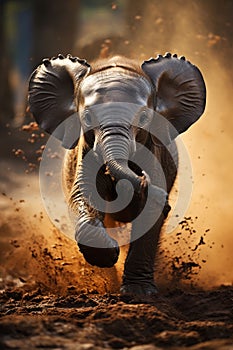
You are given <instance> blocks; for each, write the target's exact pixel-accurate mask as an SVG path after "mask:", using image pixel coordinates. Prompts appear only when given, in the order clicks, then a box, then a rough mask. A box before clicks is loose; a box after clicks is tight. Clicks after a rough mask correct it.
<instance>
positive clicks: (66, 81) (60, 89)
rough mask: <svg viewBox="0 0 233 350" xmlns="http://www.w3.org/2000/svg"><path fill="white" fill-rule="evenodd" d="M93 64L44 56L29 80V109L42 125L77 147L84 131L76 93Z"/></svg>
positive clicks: (63, 140) (74, 58)
mask: <svg viewBox="0 0 233 350" xmlns="http://www.w3.org/2000/svg"><path fill="white" fill-rule="evenodd" d="M89 70H90V65H89V64H88V63H87V62H86V61H85V60H81V59H79V58H77V57H72V56H70V55H68V56H67V57H64V56H63V55H58V57H57V58H52V59H44V60H43V63H42V64H41V65H40V66H39V67H38V68H37V69H36V70H35V71H34V72H33V73H32V75H31V77H30V80H29V97H28V101H29V109H30V112H31V113H32V114H33V116H34V118H35V120H36V122H37V123H38V124H39V126H40V127H41V128H42V129H44V130H45V131H47V132H48V133H49V134H52V133H54V135H55V136H56V137H57V138H58V139H60V140H61V141H62V143H63V146H64V147H66V148H73V147H74V146H75V145H76V144H77V140H78V138H79V134H80V123H79V120H78V117H77V115H76V114H74V113H76V112H77V107H76V104H75V92H76V89H77V87H78V84H79V83H80V81H81V79H82V78H83V77H84V76H85V75H86V74H88V72H89Z"/></svg>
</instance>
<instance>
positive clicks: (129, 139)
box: [29, 53, 206, 266]
mask: <svg viewBox="0 0 233 350" xmlns="http://www.w3.org/2000/svg"><path fill="white" fill-rule="evenodd" d="M205 95H206V90H205V84H204V81H203V78H202V75H201V73H200V71H199V69H198V68H197V67H196V66H194V65H192V64H191V63H190V62H188V61H187V60H185V58H184V57H180V58H177V56H176V55H173V56H172V55H171V54H169V53H168V54H166V55H165V56H161V55H159V56H158V57H157V58H156V59H153V58H152V59H150V60H148V61H145V62H143V63H142V64H141V65H139V64H138V63H137V62H135V61H133V60H128V59H126V58H124V57H113V58H110V59H106V60H100V61H97V62H95V63H93V64H92V65H89V64H88V63H87V62H86V61H85V60H83V59H79V58H76V57H72V56H70V55H68V56H66V57H64V56H63V55H58V57H57V58H52V59H45V60H43V63H42V64H41V65H40V66H39V67H38V68H37V69H36V70H35V71H34V72H33V74H32V76H31V78H30V81H29V107H30V111H31V113H32V114H33V115H34V117H35V119H36V121H37V123H38V124H39V126H40V127H41V128H43V129H44V130H45V131H47V132H48V133H50V134H54V135H55V136H56V137H57V138H58V139H60V140H61V141H62V144H63V146H64V147H65V148H74V147H75V146H76V145H77V143H78V140H79V135H80V133H83V135H84V139H85V150H92V151H93V153H95V154H96V159H98V161H100V163H101V164H103V166H104V167H105V170H104V174H108V175H109V176H110V177H111V179H114V181H115V183H117V181H119V180H122V179H126V180H128V181H129V182H130V183H131V184H132V186H133V189H134V193H135V195H137V194H139V195H140V194H142V192H145V188H146V189H147V190H148V188H149V184H150V179H149V177H147V174H146V173H145V172H144V171H143V169H137V168H135V167H134V166H132V165H131V166H130V162H129V158H130V157H131V156H132V155H133V154H135V153H137V151H138V149H139V148H140V146H139V145H140V144H143V145H145V146H146V148H148V149H152V148H153V147H154V148H155V147H156V146H157V145H158V144H159V145H160V146H163V145H164V144H165V145H167V144H169V143H171V142H172V141H173V140H174V139H175V137H176V136H177V135H178V134H180V133H182V132H184V131H185V130H187V129H188V128H189V127H190V126H191V125H192V124H193V123H194V122H196V121H197V120H198V118H199V117H200V116H201V114H202V113H203V111H204V108H205ZM83 171H84V170H82V171H80V174H79V176H80V177H82V181H80V184H79V185H80V186H82V183H84V182H85V181H84V180H83V179H84V177H85V176H86V177H88V175H85V174H84V173H83ZM84 172H85V171H84ZM156 187H157V186H154V187H153V186H151V188H152V189H155V188H156ZM84 192H85V190H84ZM154 193H155V197H156V200H157V201H158V202H159V201H160V197H161V198H163V199H161V201H162V202H163V203H162V204H163V205H164V201H163V200H164V198H166V196H167V193H166V191H165V190H164V189H163V190H162V189H161V191H160V190H159V189H158V188H156V190H155V192H154ZM80 217H81V219H80V220H81V221H80V222H81V224H80V227H81V229H80V230H82V232H85V234H87V232H88V230H87V229H85V228H83V227H84V224H85V222H86V221H85V220H89V219H87V217H88V215H87V214H86V212H85V215H84V214H83V213H82V215H80ZM98 220H99V219H98ZM98 220H93V222H95V224H94V226H95V227H98V230H100V232H101V233H100V234H99V236H101V237H104V239H103V240H106V242H107V243H106V246H107V247H109V248H111V249H112V247H114V246H115V245H114V243H113V241H111V240H110V238H108V237H107V234H106V231H105V230H104V229H103V227H102V226H101V225H99V221H98ZM97 221H98V222H97ZM119 221H120V220H119ZM129 221H130V220H129ZM96 222H97V223H96ZM100 226H101V228H100ZM80 237H81V236H80ZM91 239H92V238H91ZM83 251H84V250H83ZM96 255H97V254H96ZM87 256H88V254H87V255H86V259H87ZM88 259H89V260H88ZM88 259H87V260H88V261H89V262H91V261H92V257H91V254H90V255H89V258H88ZM101 259H102V257H101V258H100V260H101ZM114 259H115V258H114ZM114 259H113V260H114ZM91 263H92V262H91ZM93 264H94V263H93ZM95 264H97V265H98V266H111V264H112V263H111V262H104V263H102V262H99V263H95Z"/></svg>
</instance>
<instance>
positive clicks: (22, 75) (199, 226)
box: [0, 0, 233, 288]
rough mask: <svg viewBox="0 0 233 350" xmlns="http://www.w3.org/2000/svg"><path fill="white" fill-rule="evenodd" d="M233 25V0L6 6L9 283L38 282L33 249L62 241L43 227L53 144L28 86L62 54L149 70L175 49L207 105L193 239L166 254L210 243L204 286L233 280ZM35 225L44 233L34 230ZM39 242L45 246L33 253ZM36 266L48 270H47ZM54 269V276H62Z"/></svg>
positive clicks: (3, 235)
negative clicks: (199, 81)
mask: <svg viewBox="0 0 233 350" xmlns="http://www.w3.org/2000/svg"><path fill="white" fill-rule="evenodd" d="M232 17H233V2H232V0H223V1H221V2H220V1H218V0H205V1H203V0H189V1H181V0H163V1H158V0H144V1H139V0H117V1H109V0H98V1H95V0H85V1H84V0H67V1H61V0H51V1H47V0H30V1H29V0H18V1H14V0H6V1H4V0H0V47H1V56H0V81H1V84H0V140H1V147H0V157H1V158H0V169H1V172H0V181H1V183H0V190H1V193H0V195H1V199H0V209H1V214H2V215H1V219H0V221H1V222H0V240H1V251H0V253H1V256H0V262H1V269H0V276H1V275H2V276H3V275H4V276H5V275H8V276H16V277H17V278H18V276H19V275H20V276H21V277H22V276H24V277H23V279H24V280H25V279H27V276H28V274H29V272H30V274H33V272H32V271H31V269H30V268H29V265H30V264H31V259H32V256H33V254H32V250H33V249H35V250H36V249H37V250H38V249H39V247H38V246H37V245H38V237H40V239H41V242H44V243H43V244H44V246H47V244H48V241H47V240H48V239H50V240H49V242H50V243H51V241H52V242H54V241H55V243H56V244H57V240H58V239H61V238H58V237H60V236H59V234H58V233H56V235H57V236H56V237H55V236H54V233H51V232H52V231H51V230H52V229H51V227H50V226H49V223H48V222H47V223H46V225H44V226H43V225H42V221H43V220H46V219H45V218H44V217H43V214H42V213H43V207H42V204H41V201H40V193H39V187H38V165H39V160H40V156H41V154H42V151H43V147H44V144H45V143H46V140H47V136H46V135H45V134H44V133H43V132H42V131H41V130H38V128H37V127H36V125H34V124H33V119H32V117H31V116H30V114H29V113H28V112H27V81H28V78H29V76H30V74H31V72H32V71H33V69H35V68H36V67H37V66H38V65H39V64H40V62H41V60H42V59H43V58H45V57H52V56H56V55H57V54H58V53H63V54H68V53H71V54H72V55H74V56H79V57H81V58H85V59H87V61H89V62H91V61H92V60H94V59H96V58H98V57H107V56H108V55H112V54H121V55H125V56H127V57H133V58H136V59H138V60H139V61H141V62H142V61H143V60H144V59H148V58H150V57H151V56H157V54H164V53H165V52H167V51H169V52H172V53H177V54H178V55H184V56H185V57H186V58H187V59H188V60H190V61H191V62H192V63H194V64H196V65H197V66H198V67H199V68H200V70H201V71H202V73H203V75H204V79H205V81H206V85H207V107H206V111H205V113H204V115H203V117H202V118H201V119H200V120H199V121H198V123H196V124H195V125H194V126H193V127H192V128H191V129H190V130H189V131H188V132H186V133H185V134H184V135H183V136H182V139H183V141H184V142H185V144H186V147H187V149H188V152H189V154H190V158H191V161H192V166H193V182H194V187H193V196H192V200H191V204H190V207H189V208H188V209H187V216H186V217H188V218H190V217H191V218H192V219H189V224H188V225H189V226H188V229H187V226H186V229H187V230H186V231H189V233H190V232H191V235H192V238H191V241H190V240H189V241H187V237H186V238H185V239H183V240H182V242H180V243H179V245H177V244H175V242H176V239H175V238H174V237H176V234H177V233H179V229H180V228H178V231H177V230H176V231H175V233H172V234H170V235H169V236H168V235H167V236H166V237H165V239H164V242H165V243H164V244H165V248H164V249H165V250H166V249H168V246H169V247H170V248H169V249H170V252H171V254H173V255H174V256H176V257H179V256H182V254H186V255H185V256H186V257H185V258H187V257H189V258H190V249H191V250H192V249H194V248H195V247H196V245H198V243H199V241H200V237H202V238H203V239H204V244H201V247H199V246H198V249H197V248H196V249H194V250H193V252H195V254H196V253H198V254H197V255H196V256H195V259H197V263H198V264H199V265H201V269H200V271H198V283H199V284H200V285H207V286H212V285H215V284H217V283H232V282H233V270H232V266H233V255H232V250H233V232H232V231H233V230H232V212H231V211H232V207H233V201H232V198H233V186H232V154H233V142H232V138H233V118H232V78H233V70H232V54H233V48H232V44H233V41H232V37H233V23H232ZM29 213H30V215H29ZM42 219H43V220H42ZM13 222H14V224H13ZM29 222H30V225H37V229H35V227H34V226H33V227H34V229H33V230H35V231H34V232H32V229H31V227H32V226H30V225H29ZM19 223H20V225H21V226H20V225H19ZM12 225H13V226H12ZM28 225H29V226H28ZM41 225H42V226H41ZM20 227H21V228H20ZM38 227H39V228H38ZM41 227H43V230H41ZM42 231H43V232H42ZM35 232H37V233H35ZM46 232H47V233H46ZM48 232H50V234H48ZM33 235H34V236H33ZM49 235H50V236H51V237H50V238H48V237H49ZM32 237H34V238H32ZM204 237H205V238H204ZM15 241H16V242H15ZM19 241H20V244H19V243H18V242H19ZM12 242H13V243H12ZM14 242H15V243H14ZM23 242H27V244H26V243H25V244H26V245H23ZM32 242H34V244H35V246H36V247H37V248H36V247H34V248H33V249H32V246H33V244H32ZM50 243H49V244H50ZM41 244H42V243H41ZM18 245H19V246H18ZM63 245H64V247H63V248H59V249H60V250H61V251H62V249H63V255H64V256H65V255H66V253H67V254H68V255H69V253H68V252H69V249H70V248H69V246H70V242H69V241H66V243H64V242H63ZM199 248H200V249H199ZM20 249H21V250H20ZM54 249H55V248H54ZM56 249H58V248H56ZM64 252H66V253H64ZM74 252H75V250H74ZM37 254H39V253H38V251H37ZM41 254H42V253H41ZM51 254H52V253H51ZM74 254H76V253H74ZM193 254H194V253H193ZM69 258H70V257H69V256H68V258H67V259H69ZM20 259H21V262H22V261H23V262H22V263H19V260H20ZM38 259H39V258H38ZM178 260H179V259H178ZM43 264H45V262H44V260H43ZM32 265H33V264H32ZM33 266H34V265H33ZM56 266H57V265H56ZM56 266H55V270H56ZM34 268H35V269H41V267H40V268H39V265H38V264H36V265H35V266H34ZM50 268H51V269H53V272H52V275H53V276H55V275H56V273H57V274H58V272H57V271H55V270H54V267H51V266H50ZM54 271H55V272H56V273H55V272H54ZM78 272H80V270H77V273H78ZM90 273H91V272H90ZM39 275H40V274H39V273H37V279H38V278H39V277H38V276H39ZM33 276H34V275H33ZM43 276H44V275H43ZM16 277H14V278H16ZM34 277H35V276H34ZM76 277H77V276H76ZM54 278H55V277H54ZM56 278H57V277H56ZM73 278H74V275H73ZM77 278H78V277H77ZM103 278H105V277H103ZM39 279H40V278H39ZM42 279H45V277H43V278H42V277H41V280H42ZM105 280H106V278H105ZM47 283H49V282H48V281H47ZM103 285H104V282H103ZM106 288H108V287H106Z"/></svg>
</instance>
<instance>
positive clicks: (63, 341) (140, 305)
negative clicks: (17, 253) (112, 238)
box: [0, 286, 233, 350]
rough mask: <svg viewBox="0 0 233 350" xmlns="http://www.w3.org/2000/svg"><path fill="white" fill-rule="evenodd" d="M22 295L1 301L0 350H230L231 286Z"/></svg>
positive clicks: (19, 292) (232, 323) (14, 291)
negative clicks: (148, 293) (150, 294)
mask: <svg viewBox="0 0 233 350" xmlns="http://www.w3.org/2000/svg"><path fill="white" fill-rule="evenodd" d="M26 290H27V288H26V286H25V287H24V288H22V287H21V288H16V289H11V290H10V289H8V290H5V292H4V293H2V294H1V296H0V301H1V305H2V306H1V318H0V324H1V327H0V329H1V330H0V334H1V340H0V347H1V349H34V348H39V349H42V348H43V349H47V348H50V349H51V348H52V349H83V350H84V349H105V348H106V349H132V350H133V349H135V350H136V349H138V350H139V349H141V350H143V349H145V350H146V349H147V350H153V349H154V350H155V349H160V348H161V349H163V348H169V349H185V348H186V347H188V348H189V349H222V350H223V349H231V348H232V347H233V336H232V335H233V308H232V300H233V288H232V287H220V288H218V289H215V290H213V291H209V292H205V291H199V292H198V291H193V292H192V293H190V292H183V291H181V290H176V291H173V292H170V293H168V294H166V295H165V296H160V295H158V296H157V297H155V298H154V299H153V300H152V299H151V300H132V299H131V300H130V299H129V300H126V299H123V300H122V298H121V297H120V296H119V295H118V294H104V295H101V294H97V293H95V294H90V293H88V294H87V293H79V294H77V293H74V294H72V291H70V293H69V295H66V296H55V295H52V294H49V293H44V292H43V291H42V290H41V289H36V290H31V291H30V290H29V291H26ZM146 344H147V346H146ZM148 344H150V346H149V345H148ZM152 344H153V345H152ZM197 344H198V345H197ZM136 345H137V346H138V347H136ZM155 345H156V347H154V346H155ZM231 346H232V347H231Z"/></svg>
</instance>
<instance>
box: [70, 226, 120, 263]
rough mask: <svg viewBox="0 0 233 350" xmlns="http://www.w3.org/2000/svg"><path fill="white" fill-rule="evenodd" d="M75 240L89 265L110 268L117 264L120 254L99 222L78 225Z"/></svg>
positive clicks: (113, 241)
mask: <svg viewBox="0 0 233 350" xmlns="http://www.w3.org/2000/svg"><path fill="white" fill-rule="evenodd" d="M75 239H76V241H77V243H78V246H79V249H80V252H81V253H82V254H83V256H84V258H85V260H86V261H87V262H88V263H89V264H91V265H93V266H98V267H112V266H113V265H115V263H116V262H117V260H118V256H119V253H120V249H119V246H118V243H117V241H116V240H115V239H113V238H111V237H110V236H109V235H108V234H107V232H106V229H105V227H104V226H103V223H102V222H101V221H100V220H98V219H95V220H92V221H90V220H87V221H83V222H82V223H80V224H79V225H78V227H77V231H76V234H75Z"/></svg>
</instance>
